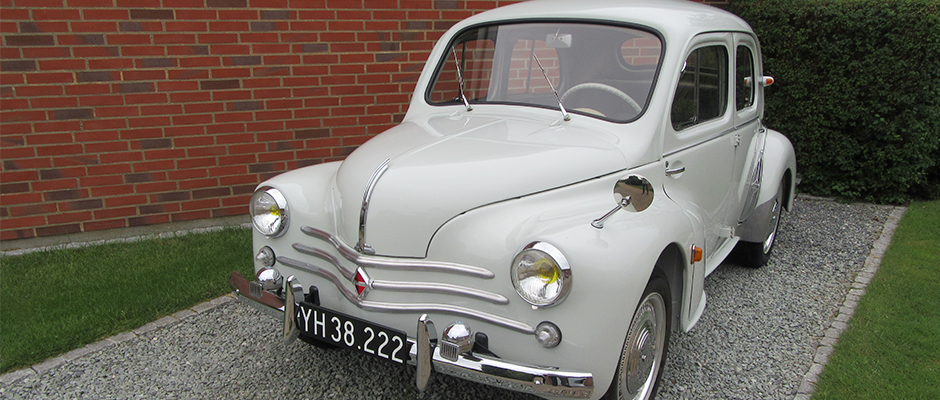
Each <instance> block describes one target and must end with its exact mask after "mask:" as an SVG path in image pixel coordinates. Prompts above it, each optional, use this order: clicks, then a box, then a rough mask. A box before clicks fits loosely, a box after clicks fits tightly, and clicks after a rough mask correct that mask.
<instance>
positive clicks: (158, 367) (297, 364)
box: [0, 197, 892, 399]
mask: <svg viewBox="0 0 940 400" xmlns="http://www.w3.org/2000/svg"><path fill="white" fill-rule="evenodd" d="M891 211H892V207H884V206H873V205H866V204H840V203H837V202H832V201H828V200H821V199H813V198H808V197H799V198H798V200H797V203H796V207H795V209H794V211H793V212H791V213H789V214H786V215H785V217H784V220H783V225H782V230H781V235H780V236H779V238H778V242H777V247H776V249H775V250H774V257H773V258H771V261H770V264H769V265H767V266H766V267H764V268H761V269H756V270H755V269H747V268H742V267H739V266H736V265H732V264H726V265H723V266H721V267H720V268H719V269H718V270H717V271H715V272H714V273H713V274H712V275H711V276H709V277H708V278H707V279H706V280H705V290H706V291H707V293H708V306H707V307H706V309H705V314H704V316H703V317H702V319H701V320H700V321H699V323H698V325H696V326H695V328H694V329H693V330H692V331H691V332H689V333H674V334H673V337H672V341H671V344H670V348H669V355H668V360H667V363H666V370H665V375H664V377H663V384H662V387H661V389H660V393H659V397H658V398H659V399H701V398H723V399H755V398H760V399H793V398H794V395H795V394H796V392H797V389H798V387H799V386H800V383H801V381H802V380H803V376H804V375H805V374H806V373H807V371H808V370H809V369H810V366H811V365H812V363H813V357H814V354H815V353H816V347H817V346H818V345H819V344H820V341H821V340H822V338H823V336H824V333H825V331H826V330H827V329H828V328H829V327H830V324H831V323H832V321H833V319H834V318H835V317H836V315H837V314H838V312H839V307H840V306H841V305H842V302H843V301H844V300H845V298H846V294H847V293H848V291H849V289H850V288H851V285H852V282H853V280H854V279H855V277H856V275H857V274H858V272H859V271H860V270H861V269H862V265H863V263H864V262H865V259H866V257H868V255H869V252H870V251H871V249H872V244H873V243H874V242H875V240H876V239H878V237H879V235H880V234H881V232H882V229H883V226H884V223H885V221H886V220H887V219H888V215H889V213H890V212H891ZM179 316H180V317H181V319H180V321H179V322H178V323H174V324H171V325H168V326H165V327H161V328H158V329H155V330H152V331H150V332H144V333H142V334H140V335H138V336H131V337H130V338H129V340H124V341H121V342H120V343H117V344H114V345H110V346H108V347H106V348H104V349H101V350H98V351H95V352H93V353H91V354H88V355H84V356H81V357H78V358H75V359H73V360H71V361H68V362H64V363H61V364H59V365H56V366H54V367H52V368H51V369H48V370H47V371H46V370H44V369H41V368H40V369H39V370H43V372H42V373H39V374H35V373H32V374H29V375H28V376H26V377H24V378H20V379H17V380H15V381H14V382H12V383H8V384H5V385H2V386H0V398H13V399H21V398H26V399H35V398H54V399H59V398H64V399H76V398H93V399H99V398H172V399H190V398H198V399H204V398H258V399H295V398H296V399H374V398H382V399H412V398H419V399H533V398H534V397H532V396H526V395H521V394H517V393H513V392H507V391H502V390H497V389H493V388H489V387H486V386H482V385H478V384H474V383H469V382H464V381H460V380H457V379H453V378H450V377H446V376H441V375H432V379H431V383H430V385H429V388H428V391H427V392H425V393H418V392H417V391H416V390H415V389H414V383H413V382H414V368H413V367H405V368H402V367H398V366H395V365H392V364H390V363H388V362H385V361H382V360H378V359H374V358H371V357H367V356H365V355H361V354H358V353H353V352H348V351H327V350H322V349H318V348H314V347H312V346H308V345H306V344H304V343H302V342H300V341H295V342H294V343H292V344H290V345H289V346H283V345H280V344H276V343H269V342H272V341H273V340H274V337H275V334H276V332H277V331H278V329H279V327H278V325H279V324H278V322H277V321H274V320H272V319H270V318H267V317H264V316H262V315H261V314H260V313H259V312H257V311H255V310H254V309H252V308H250V307H248V306H247V305H244V304H240V303H237V302H228V303H225V304H222V305H219V306H217V307H214V308H212V309H210V310H207V311H204V312H199V313H184V314H181V315H179ZM129 336H130V335H129ZM260 339H264V340H260Z"/></svg>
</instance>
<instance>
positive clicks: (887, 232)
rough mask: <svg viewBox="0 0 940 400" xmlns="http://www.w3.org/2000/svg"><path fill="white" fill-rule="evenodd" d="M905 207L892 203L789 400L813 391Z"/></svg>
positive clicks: (806, 397)
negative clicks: (894, 205) (862, 263)
mask: <svg viewBox="0 0 940 400" xmlns="http://www.w3.org/2000/svg"><path fill="white" fill-rule="evenodd" d="M905 211H907V207H894V209H893V210H891V213H890V214H888V220H887V221H885V224H884V228H883V229H882V231H881V236H880V237H879V238H878V240H876V241H875V243H874V244H872V249H871V252H870V253H868V258H866V259H865V264H864V265H863V266H862V270H861V271H859V272H858V275H857V276H856V277H855V281H854V282H852V288H851V289H849V292H848V293H847V294H846V295H845V300H843V301H842V304H841V305H840V306H839V314H838V315H836V317H835V318H834V319H833V320H832V322H831V323H830V325H829V328H828V329H826V332H825V334H824V336H823V338H822V339H821V340H820V342H819V346H817V347H816V354H815V355H814V356H813V364H812V365H811V366H810V367H809V370H808V371H807V372H806V374H805V375H803V381H802V382H801V383H800V386H799V388H798V389H797V392H796V396H794V398H793V400H809V399H810V398H811V397H812V395H813V391H814V390H816V383H817V382H819V375H820V374H821V373H822V371H823V368H824V367H825V366H826V363H828V362H829V356H831V355H832V352H833V350H834V349H835V345H836V343H838V342H839V337H840V336H842V333H843V332H845V330H846V329H848V327H849V322H850V320H851V319H852V316H853V315H855V309H856V307H858V301H859V299H861V297H862V295H864V294H865V288H867V287H868V284H869V283H870V282H871V278H872V277H874V276H875V272H877V271H878V267H880V266H881V260H882V258H884V255H885V251H887V250H888V245H890V244H891V239H892V238H893V237H894V231H895V230H896V229H897V228H898V223H899V222H900V221H901V217H902V216H904V212H905Z"/></svg>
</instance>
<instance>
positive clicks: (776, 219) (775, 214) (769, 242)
mask: <svg viewBox="0 0 940 400" xmlns="http://www.w3.org/2000/svg"><path fill="white" fill-rule="evenodd" d="M782 197H783V188H780V190H778V191H777V198H775V199H774V208H773V210H772V211H771V213H770V214H771V220H770V226H772V227H773V228H772V229H771V230H770V234H769V235H767V239H765V240H764V246H763V250H764V254H767V253H769V252H770V248H771V247H773V245H774V239H775V238H776V237H777V227H778V226H779V225H780V210H781V209H782V208H783V207H782V206H781V198H782Z"/></svg>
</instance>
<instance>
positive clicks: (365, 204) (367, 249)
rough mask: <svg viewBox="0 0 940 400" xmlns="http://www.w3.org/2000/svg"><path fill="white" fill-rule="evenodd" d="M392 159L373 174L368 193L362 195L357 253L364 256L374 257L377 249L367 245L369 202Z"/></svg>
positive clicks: (387, 160) (386, 160) (367, 187)
mask: <svg viewBox="0 0 940 400" xmlns="http://www.w3.org/2000/svg"><path fill="white" fill-rule="evenodd" d="M389 161H391V159H389V158H386V159H385V161H383V162H382V165H379V167H378V168H376V169H375V171H374V172H372V177H371V178H369V183H368V184H367V185H366V191H365V193H363V194H362V209H361V210H360V211H359V243H357V244H356V251H358V252H360V253H362V254H368V255H374V254H375V249H373V248H372V246H370V245H369V244H368V243H366V217H368V215H369V200H370V199H371V198H372V190H373V189H375V185H376V184H377V183H379V178H381V177H382V174H384V173H385V171H387V170H388V163H389Z"/></svg>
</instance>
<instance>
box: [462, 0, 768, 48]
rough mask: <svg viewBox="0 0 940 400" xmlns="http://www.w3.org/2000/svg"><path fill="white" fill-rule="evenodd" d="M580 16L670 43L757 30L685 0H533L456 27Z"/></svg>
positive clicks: (494, 11)
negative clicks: (644, 30) (648, 32)
mask: <svg viewBox="0 0 940 400" xmlns="http://www.w3.org/2000/svg"><path fill="white" fill-rule="evenodd" d="M533 18H534V19H552V20H555V19H580V20H597V21H610V22H620V23H628V24H637V25H644V26H648V27H651V28H653V29H655V30H657V31H659V32H660V33H661V34H662V35H663V36H664V39H666V41H667V42H671V41H674V40H680V41H685V40H686V39H688V38H690V37H692V36H695V35H697V34H700V33H705V32H716V31H724V32H727V31H732V32H734V31H737V32H753V31H752V29H751V27H750V26H749V25H748V24H747V22H744V20H743V19H741V18H739V17H738V16H736V15H734V14H731V13H729V12H727V11H724V10H721V9H718V8H715V7H711V6H708V5H704V4H700V3H694V2H691V1H685V0H578V1H571V0H531V1H525V2H522V3H516V4H513V5H509V6H505V7H500V8H496V9H493V10H489V11H486V12H483V13H480V14H477V15H475V16H473V17H470V18H468V19H466V20H463V21H461V22H460V23H458V24H457V25H455V26H454V27H453V28H452V29H458V30H459V29H463V28H465V27H467V26H471V25H476V24H482V23H487V22H494V21H512V20H518V19H533Z"/></svg>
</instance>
